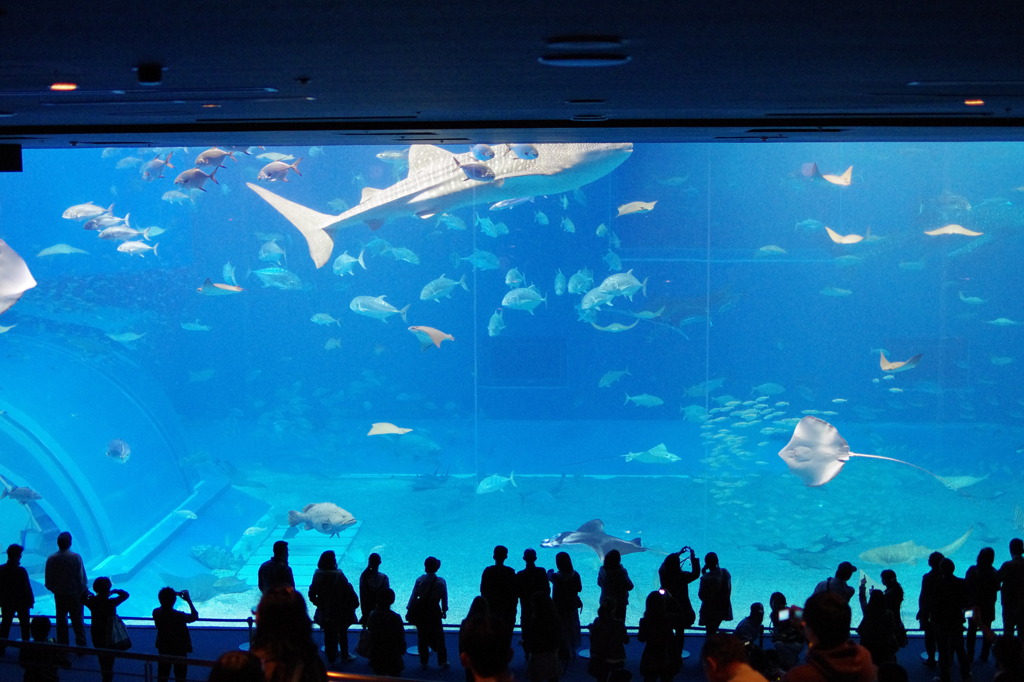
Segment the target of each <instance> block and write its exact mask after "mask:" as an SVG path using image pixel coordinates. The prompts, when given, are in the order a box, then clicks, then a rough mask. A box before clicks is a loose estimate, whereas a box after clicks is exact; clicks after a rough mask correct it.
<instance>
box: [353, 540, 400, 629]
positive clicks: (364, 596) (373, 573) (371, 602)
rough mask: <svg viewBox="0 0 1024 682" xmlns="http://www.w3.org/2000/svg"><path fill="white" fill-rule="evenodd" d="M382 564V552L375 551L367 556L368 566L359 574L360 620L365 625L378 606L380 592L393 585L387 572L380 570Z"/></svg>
mask: <svg viewBox="0 0 1024 682" xmlns="http://www.w3.org/2000/svg"><path fill="white" fill-rule="evenodd" d="M380 564H381V558H380V554H377V553H376V552H374V553H373V554H371V555H370V556H369V557H367V559H366V568H364V569H363V572H362V573H360V574H359V612H360V616H361V617H360V618H359V622H360V623H363V624H364V625H365V624H366V619H367V617H368V616H369V615H370V613H372V612H373V610H374V609H376V608H377V602H378V600H379V599H380V593H381V592H383V591H384V590H385V589H390V587H391V581H390V580H389V579H388V576H387V574H385V573H381V571H380ZM391 603H392V604H393V603H394V601H392V602H391Z"/></svg>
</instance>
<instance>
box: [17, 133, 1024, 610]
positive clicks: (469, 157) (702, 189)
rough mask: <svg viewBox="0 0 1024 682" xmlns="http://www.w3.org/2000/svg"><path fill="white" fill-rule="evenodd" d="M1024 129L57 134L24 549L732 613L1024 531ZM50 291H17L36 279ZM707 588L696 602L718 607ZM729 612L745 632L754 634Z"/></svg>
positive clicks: (36, 225) (22, 486) (40, 261)
mask: <svg viewBox="0 0 1024 682" xmlns="http://www.w3.org/2000/svg"><path fill="white" fill-rule="evenodd" d="M1022 156H1024V146H1022V145H1021V144H1020V143H997V142H992V143H951V142H941V143H940V142H934V143H922V142H907V143H866V142H865V143H842V144H838V143H837V144H796V143H794V144H771V143H752V144H747V143H742V144H728V143H722V144H697V143H685V144H653V143H650V144H632V143H630V142H629V141H628V140H626V141H624V140H616V139H611V140H609V141H608V142H607V143H604V144H582V143H568V142H566V143H550V142H549V143H540V142H538V143H534V144H530V143H509V142H505V141H502V140H492V141H490V142H489V143H488V144H479V145H475V146H472V147H470V146H469V145H458V146H445V147H437V146H431V145H413V146H411V147H408V146H406V147H399V146H391V147H373V146H314V147H308V146H305V147H263V146H258V145H253V146H250V147H211V148H195V147H190V148H163V149H148V148H147V149H135V148H107V149H103V148H92V149H73V150H26V152H25V155H24V167H25V168H24V172H22V173H5V174H0V239H2V240H3V244H4V249H3V252H2V253H0V300H3V301H5V302H6V303H7V304H11V303H13V305H11V306H10V308H9V309H8V310H6V312H4V313H3V314H2V315H0V332H2V333H0V358H2V364H0V476H2V479H3V480H2V484H3V488H4V491H5V493H4V495H3V497H2V499H0V530H2V536H0V541H2V543H3V544H4V545H6V544H7V543H10V542H22V543H24V544H25V545H26V547H27V548H28V552H27V553H26V556H25V559H24V563H25V564H26V565H27V566H28V567H29V569H30V571H31V572H32V576H33V578H34V579H35V580H36V581H38V582H37V584H36V596H37V604H38V608H40V609H41V610H42V611H46V610H48V609H49V608H52V602H50V601H48V599H47V598H48V597H49V593H48V592H46V591H45V589H44V588H43V587H42V585H41V582H42V566H43V562H44V561H45V557H46V555H47V554H48V553H50V552H51V551H53V550H54V549H55V543H54V538H55V536H56V533H57V532H59V531H60V530H69V531H71V533H72V534H73V536H74V538H75V544H74V548H75V549H77V550H78V551H80V552H81V553H82V554H83V555H84V557H85V558H86V563H87V568H88V573H89V577H90V580H91V579H92V578H94V577H96V576H99V575H109V576H111V577H112V578H113V579H114V583H115V586H116V587H123V588H125V589H128V591H129V592H131V595H132V597H131V599H130V600H129V601H128V602H127V603H126V604H125V605H124V606H123V607H122V608H121V611H122V612H123V613H124V614H125V615H140V616H142V615H146V614H148V613H149V612H150V611H151V609H152V608H153V607H155V606H156V605H157V602H156V593H157V590H158V589H159V588H160V587H162V586H164V585H171V586H172V587H174V588H175V589H186V588H187V589H190V590H191V591H192V594H193V595H194V596H195V598H196V600H197V605H198V608H199V610H200V613H201V614H202V615H203V616H204V617H220V618H240V619H244V618H245V617H246V616H248V615H249V614H250V612H251V609H252V607H253V606H254V605H255V604H256V602H257V601H258V598H259V592H258V590H257V588H256V580H255V572H256V568H257V567H258V565H259V564H260V563H261V562H263V561H265V560H266V559H267V558H269V557H270V554H271V545H272V544H273V542H274V541H276V540H279V539H286V540H288V541H289V543H290V547H291V564H292V566H293V569H294V571H295V576H296V581H297V583H298V586H299V589H301V590H305V589H306V587H307V586H308V584H309V581H310V578H311V576H312V572H313V569H314V568H315V565H316V561H317V558H318V557H319V555H320V553H321V552H322V551H324V550H327V549H333V550H335V551H336V552H337V554H338V558H339V563H340V565H341V567H342V568H343V569H344V571H345V572H346V573H347V574H348V576H349V577H350V578H351V579H353V580H354V579H356V577H357V576H358V574H359V572H360V571H361V570H362V569H363V568H364V567H365V565H366V561H367V557H368V555H370V554H371V553H373V552H376V553H378V554H380V555H381V557H382V558H383V566H382V570H383V571H384V572H386V573H387V574H388V575H389V576H390V578H391V584H392V586H393V587H395V589H396V591H397V593H398V600H399V604H400V605H404V600H406V599H408V596H409V592H410V590H411V587H412V584H413V581H414V579H415V578H416V576H417V575H419V574H420V573H421V572H422V566H423V560H424V558H426V557H427V556H430V555H433V556H436V557H438V558H439V559H440V560H441V562H442V565H441V570H440V575H441V576H443V577H444V578H446V579H447V581H448V586H449V593H450V601H451V609H450V612H449V613H450V615H449V621H450V622H458V620H459V619H461V618H462V617H463V615H464V614H465V612H466V610H467V609H468V606H469V603H470V601H471V599H472V598H473V597H474V596H475V595H476V594H477V593H478V588H479V580H480V574H481V571H482V570H483V568H484V567H485V566H487V565H488V564H490V563H491V551H492V548H493V546H494V545H497V544H503V545H506V546H507V547H509V549H510V553H511V560H510V561H509V564H510V565H512V566H513V567H515V568H516V569H517V570H518V569H519V568H521V567H522V566H523V563H522V561H521V559H520V557H521V556H522V552H523V550H524V549H526V548H534V549H536V550H537V552H538V554H539V561H538V564H539V565H541V566H544V567H553V566H554V563H555V554H556V552H558V551H563V550H565V551H568V552H569V554H570V556H571V557H572V559H573V562H574V564H575V567H576V569H577V570H578V571H579V572H580V574H581V576H582V578H583V584H584V592H583V599H584V604H585V608H584V612H583V616H582V618H583V620H584V621H585V622H589V620H590V619H592V618H593V617H594V615H595V611H596V606H597V601H598V595H599V591H598V588H597V585H596V576H597V572H598V568H599V567H600V564H601V559H600V557H601V555H602V554H603V552H604V551H606V550H608V549H611V548H618V549H620V551H622V552H623V553H624V565H625V566H626V568H627V569H628V571H629V574H630V576H631V577H632V579H633V581H634V583H635V584H636V589H635V591H634V592H633V598H632V599H631V604H630V606H629V610H628V621H629V623H631V624H635V623H636V622H637V620H638V619H639V617H640V615H641V612H642V605H643V601H644V595H645V594H646V593H647V592H648V591H650V590H651V589H656V588H657V587H658V578H657V569H658V567H659V566H660V565H661V563H662V561H664V560H665V557H666V555H667V554H668V553H670V552H678V551H679V550H680V548H681V547H683V546H690V547H693V548H694V549H695V550H696V552H697V554H698V556H700V557H703V555H704V554H705V553H706V552H709V551H714V552H717V554H718V555H719V557H720V558H721V563H722V565H723V566H724V567H725V568H727V569H728V570H729V571H730V572H731V573H732V576H733V606H734V611H735V613H736V614H737V617H742V616H743V615H744V614H745V613H746V612H747V607H748V605H749V604H750V603H751V602H754V601H760V602H764V603H767V601H768V597H769V595H770V594H771V593H772V592H774V591H781V592H783V593H784V594H785V595H786V596H787V598H788V599H789V601H790V602H791V603H797V602H802V601H803V599H805V598H806V597H807V596H808V595H809V594H810V592H811V591H812V589H813V587H814V585H815V584H816V583H817V582H818V581H819V580H822V579H824V578H826V577H828V576H830V575H832V574H833V573H834V571H835V569H836V567H837V565H838V564H839V563H840V562H842V561H850V562H852V563H854V564H855V565H856V566H857V568H858V573H859V574H860V575H859V576H858V577H857V578H855V580H858V579H859V577H861V576H862V577H866V578H867V580H868V581H869V583H872V584H874V583H877V582H878V581H879V573H880V572H881V571H882V570H883V569H885V568H893V569H894V570H895V571H896V572H897V575H898V576H899V579H900V581H901V582H902V583H903V585H904V586H905V587H906V588H907V591H908V600H907V606H906V610H905V613H904V617H905V618H906V619H907V620H908V621H910V622H912V618H913V604H914V601H915V597H914V595H915V594H916V591H917V586H918V585H919V581H920V577H921V575H922V574H923V572H924V571H925V570H926V561H925V559H926V557H927V555H928V554H929V553H930V552H931V551H933V550H936V549H939V550H941V551H944V552H945V553H947V554H948V555H949V556H951V557H952V558H953V559H954V561H955V562H956V564H957V572H958V573H959V574H961V575H962V571H963V570H964V569H966V567H967V566H969V565H971V564H972V563H974V559H975V556H976V554H977V552H978V550H979V549H980V548H982V547H984V546H992V547H994V548H995V549H996V553H997V560H998V561H1002V560H1003V559H1005V558H1006V545H1007V542H1008V540H1009V539H1010V538H1012V537H1014V536H1017V535H1021V534H1024V511H1022V510H1021V506H1020V505H1022V504H1024V496H1022V495H1021V493H1020V490H1021V483H1022V479H1021V466H1020V459H1021V457H1024V432H1022V428H1021V424H1022V422H1024V391H1022V390H1021V387H1020V382H1019V377H1020V370H1019V366H1020V363H1022V362H1024V342H1022V334H1024V331H1022V330H1021V326H1022V324H1024V297H1022V295H1021V292H1020V281H1021V280H1020V263H1021V262H1022V261H1024V238H1022V237H1024V204H1022V202H1024V194H1022V192H1024V186H1022V184H1024V174H1022V167H1021V163H1020V159H1021V157H1022ZM19 296H20V297H19ZM695 588H696V586H695V585H694V586H693V588H692V589H691V593H692V595H691V596H692V598H693V599H694V600H695V601H696V589H695ZM726 625H728V624H726Z"/></svg>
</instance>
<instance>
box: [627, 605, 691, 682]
mask: <svg viewBox="0 0 1024 682" xmlns="http://www.w3.org/2000/svg"><path fill="white" fill-rule="evenodd" d="M668 600H669V597H668V596H667V595H666V594H663V593H662V592H661V591H660V590H655V591H653V592H650V593H648V595H647V599H646V600H645V602H644V615H643V616H641V617H640V623H639V628H638V630H637V635H636V638H637V641H640V642H643V643H644V650H643V653H641V654H640V674H641V675H642V676H643V678H644V682H655V680H660V681H661V682H669V681H670V680H671V679H672V678H673V677H675V675H676V673H677V672H679V661H680V656H679V652H677V651H676V638H675V633H674V632H673V631H672V620H671V618H670V617H669V614H668Z"/></svg>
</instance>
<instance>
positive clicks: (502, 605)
mask: <svg viewBox="0 0 1024 682" xmlns="http://www.w3.org/2000/svg"><path fill="white" fill-rule="evenodd" d="M492 556H493V557H494V563H493V564H492V565H490V566H488V567H487V568H485V569H484V571H483V573H482V574H481V575H480V596H481V597H483V598H484V599H486V600H487V605H488V606H489V607H490V609H491V615H492V616H494V617H495V618H497V619H498V620H500V621H501V622H502V623H505V624H506V625H507V626H508V631H509V636H510V637H511V634H512V630H513V628H515V626H516V606H517V604H518V601H519V595H518V589H519V588H518V584H517V582H516V570H515V569H514V568H512V567H511V566H506V565H505V560H506V559H508V548H507V547H505V546H504V545H497V546H495V548H494V552H493V554H492Z"/></svg>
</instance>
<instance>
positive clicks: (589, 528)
mask: <svg viewBox="0 0 1024 682" xmlns="http://www.w3.org/2000/svg"><path fill="white" fill-rule="evenodd" d="M563 545H586V546H587V547H589V548H590V549H592V550H594V551H595V552H597V556H598V557H599V558H600V559H601V561H604V555H605V554H607V553H608V552H610V551H612V550H613V549H617V550H619V554H632V553H634V552H646V551H647V548H646V547H641V546H640V538H633V539H632V540H622V539H620V538H617V537H613V536H611V535H608V534H607V533H605V532H604V521H602V520H601V519H594V520H592V521H587V522H586V523H584V524H583V525H582V526H580V527H579V528H577V529H576V530H569V531H565V532H562V533H559V534H558V535H556V536H554V537H551V538H547V539H545V540H542V541H541V543H540V546H541V547H561V546H563Z"/></svg>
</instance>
